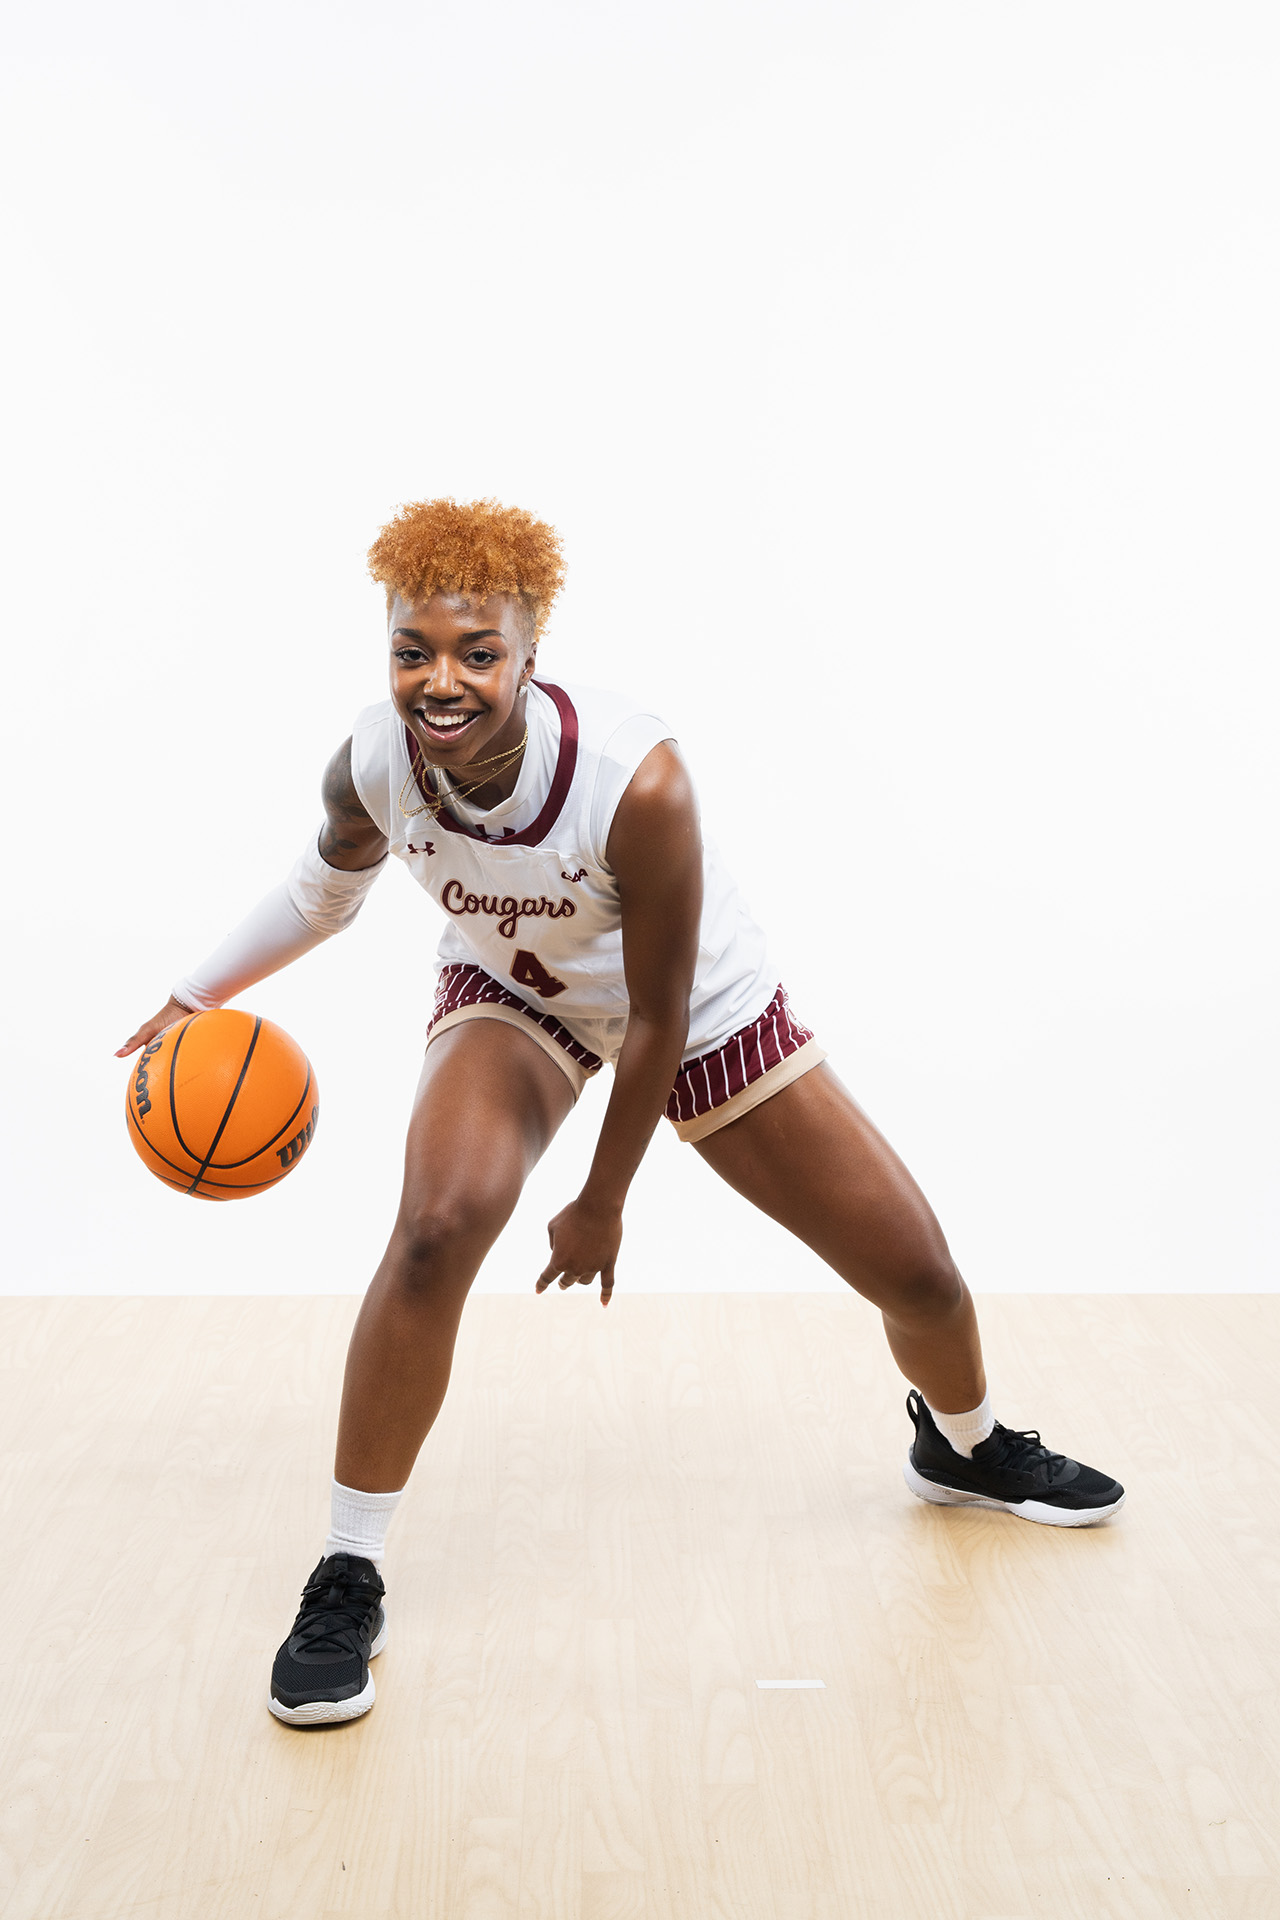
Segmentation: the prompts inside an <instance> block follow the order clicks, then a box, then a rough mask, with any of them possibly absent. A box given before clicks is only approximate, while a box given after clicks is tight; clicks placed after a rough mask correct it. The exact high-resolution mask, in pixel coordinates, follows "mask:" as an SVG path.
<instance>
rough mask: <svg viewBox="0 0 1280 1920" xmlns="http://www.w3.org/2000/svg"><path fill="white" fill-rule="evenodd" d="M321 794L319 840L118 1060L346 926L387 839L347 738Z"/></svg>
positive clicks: (372, 877) (143, 1027)
mask: <svg viewBox="0 0 1280 1920" xmlns="http://www.w3.org/2000/svg"><path fill="white" fill-rule="evenodd" d="M322 792H323V796H324V812H325V820H324V825H323V827H322V828H321V829H320V836H319V840H318V842H317V841H312V842H310V843H309V844H308V846H307V847H306V848H305V849H304V851H303V853H302V854H301V856H300V858H299V859H298V861H297V863H296V865H295V866H294V868H293V871H292V873H290V875H289V877H288V879H287V880H284V881H282V883H281V884H280V885H279V886H278V887H275V888H273V889H272V891H271V892H270V893H269V894H268V895H267V896H266V898H265V900H260V901H259V902H258V905H257V906H256V907H255V908H254V909H253V912H252V913H251V914H250V915H249V916H248V918H247V919H246V920H243V921H241V923H240V925H239V926H238V927H236V928H235V930H234V931H233V932H232V933H229V934H228V935H227V937H226V939H225V940H224V941H223V942H222V945H221V946H220V947H218V948H216V949H215V951H214V952H213V953H211V954H210V955H209V957H208V959H207V960H204V961H202V962H201V964H200V965H199V966H198V967H197V968H196V969H195V971H194V972H193V973H190V974H188V975H187V976H186V978H185V979H183V980H179V982H178V984H177V986H176V987H175V988H174V990H173V992H172V993H171V994H170V996H169V998H168V1000H167V1001H166V1002H165V1004H164V1006H162V1007H161V1009H160V1011H159V1012H158V1013H154V1014H152V1016H151V1018H150V1019H149V1020H144V1021H143V1023H142V1025H141V1026H140V1027H139V1028H138V1031H137V1032H136V1033H135V1034H132V1035H131V1036H130V1038H129V1039H128V1040H126V1041H125V1043H124V1045H123V1046H122V1047H119V1048H118V1049H117V1051H116V1057H117V1059H121V1060H123V1059H124V1058H125V1057H126V1056H127V1055H128V1054H131V1053H136V1051H137V1049H138V1048H139V1047H145V1046H147V1045H149V1044H150V1042H151V1041H152V1040H154V1039H155V1037H156V1035H157V1034H158V1033H163V1032H164V1030H165V1028H166V1027H171V1026H172V1025H173V1024H174V1022H175V1021H176V1020H181V1019H183V1018H184V1017H185V1016H186V1015H187V1014H189V1013H197V1012H203V1011H207V1010H208V1009H209V1008H211V1007H220V1006H221V1005H222V1004H223V1002H224V1001H226V1000H230V999H231V998H232V996H233V995H234V994H237V993H243V991H244V989H245V988H246V987H251V986H253V985H254V984H255V982H256V981H258V980H265V979H266V977H267V975H268V974H269V973H276V972H278V970H279V969H280V968H281V967H284V966H287V965H288V964H289V962H290V961H291V960H297V959H298V958H299V957H300V956H301V955H302V954H304V953H308V952H310V950H311V948H312V947H318V946H319V945H320V943H321V941H322V940H327V939H328V938H329V936H330V934H334V933H340V932H341V931H342V929H343V928H344V927H349V926H350V925H351V922H352V921H353V920H354V919H355V917H356V915H357V913H359V911H360V908H361V906H362V905H363V903H364V896H365V894H366V893H367V892H368V891H369V888H370V887H371V886H372V885H373V882H374V881H375V880H376V879H377V877H378V874H379V873H380V872H381V870H382V864H383V861H384V860H385V859H386V854H387V840H386V835H385V834H384V833H383V832H382V829H381V828H380V827H379V826H378V825H377V823H376V822H375V821H374V820H372V819H371V818H370V817H369V814H368V812H367V811H366V809H365V806H364V803H363V802H362V801H361V799H360V796H359V794H358V793H357V792H356V786H355V781H354V779H353V777H352V773H351V742H350V740H346V741H344V742H343V744H342V745H341V746H340V747H339V748H338V751H337V752H336V753H335V754H334V756H333V758H332V760H331V761H330V762H329V764H328V766H327V767H326V768H325V773H324V782H323V787H322Z"/></svg>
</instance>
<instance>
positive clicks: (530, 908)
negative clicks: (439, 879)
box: [440, 880, 577, 940]
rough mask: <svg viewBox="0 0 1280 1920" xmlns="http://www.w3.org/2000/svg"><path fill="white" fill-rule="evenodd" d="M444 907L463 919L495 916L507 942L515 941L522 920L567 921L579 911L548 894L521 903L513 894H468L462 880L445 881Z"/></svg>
mask: <svg viewBox="0 0 1280 1920" xmlns="http://www.w3.org/2000/svg"><path fill="white" fill-rule="evenodd" d="M455 902H456V903H457V904H456V905H455ZM440 905H441V906H442V907H443V908H444V910H445V912H446V913H452V914H456V915H459V916H460V915H462V914H464V913H490V914H492V915H493V917H494V919H495V920H496V921H497V922H498V932H499V933H500V934H501V935H502V938H503V939H504V940H514V939H515V935H516V927H517V926H518V925H519V923H520V920H521V918H525V919H532V918H533V917H534V916H535V915H536V916H538V917H541V916H542V915H543V914H545V915H546V917H547V919H548V920H565V919H567V918H568V917H569V915H570V914H572V913H576V912H577V908H576V907H575V906H574V904H573V901H572V900H548V898H547V896H546V894H545V893H544V894H543V895H542V896H541V898H540V899H537V900H527V899H526V900H517V899H516V897H515V895H514V894H513V893H505V894H501V895H499V894H496V893H467V892H466V891H465V890H464V889H463V886H462V883H461V881H458V880H447V881H446V882H445V886H444V891H443V892H442V893H441V895H440Z"/></svg>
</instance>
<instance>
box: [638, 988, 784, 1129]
mask: <svg viewBox="0 0 1280 1920" xmlns="http://www.w3.org/2000/svg"><path fill="white" fill-rule="evenodd" d="M812 1038H813V1035H812V1033H810V1031H809V1029H808V1027H802V1026H801V1025H800V1022H799V1021H798V1020H797V1019H795V1018H794V1016H793V1015H792V1012H791V1006H790V1003H789V1002H788V1000H787V990H786V988H785V987H779V988H778V991H777V992H776V993H775V994H774V996H773V998H772V1000H771V1001H770V1002H769V1004H768V1006H767V1007H766V1008H765V1010H764V1012H763V1013H762V1014H761V1015H760V1018H759V1019H758V1020H753V1021H752V1022H751V1025H750V1026H749V1027H740V1028H739V1029H738V1031H737V1033H731V1034H730V1035H729V1038H728V1039H727V1040H726V1041H725V1043H724V1045H723V1046H721V1047H716V1048H714V1049H713V1051H712V1052H710V1053H700V1054H699V1055H698V1058H697V1059H696V1060H690V1061H689V1062H688V1063H687V1065H685V1066H683V1067H681V1069H680V1071H679V1073H678V1074H677V1075H676V1083H675V1085H674V1087H672V1089H671V1098H670V1099H669V1100H668V1102H667V1118H668V1120H696V1119H697V1118H698V1116H699V1115H700V1114H703V1113H711V1112H712V1111H713V1110H714V1109H715V1108H716V1107H722V1106H723V1105H724V1103H725V1101H726V1100H732V1098H733V1096H734V1094H735V1093H741V1092H742V1089H743V1088H744V1087H749V1086H750V1085H751V1083H752V1081H754V1080H758V1079H759V1078H760V1076H761V1074H765V1073H768V1071H769V1069H770V1067H776V1066H778V1065H779V1064H780V1063H781V1062H782V1061H783V1060H786V1059H788V1058H789V1056H790V1055H791V1054H793V1053H798V1052H799V1051H800V1049H801V1047H803V1046H804V1045H805V1044H806V1042H807V1041H809V1040H812Z"/></svg>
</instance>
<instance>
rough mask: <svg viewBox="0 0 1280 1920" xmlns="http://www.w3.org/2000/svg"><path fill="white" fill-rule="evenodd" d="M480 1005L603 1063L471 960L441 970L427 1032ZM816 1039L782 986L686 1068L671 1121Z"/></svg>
mask: <svg viewBox="0 0 1280 1920" xmlns="http://www.w3.org/2000/svg"><path fill="white" fill-rule="evenodd" d="M476 1006H493V1007H510V1008H511V1009H512V1010H513V1011H514V1012H516V1013H522V1014H524V1015H525V1017H526V1019H529V1020H532V1021H533V1022H534V1024H535V1026H539V1027H541V1028H542V1030H543V1032H544V1033H546V1034H549V1035H550V1037H551V1038H552V1039H553V1040H554V1041H556V1043H557V1044H558V1045H559V1046H562V1047H563V1048H564V1050H565V1052H566V1053H567V1054H568V1055H569V1057H570V1059H571V1060H576V1061H577V1063H578V1065H579V1066H580V1067H581V1068H582V1070H583V1072H584V1073H598V1072H599V1071H600V1068H601V1067H602V1066H603V1065H604V1062H603V1061H602V1060H601V1058H600V1056H599V1054H597V1053H592V1051H591V1049H590V1048H589V1047H584V1046H583V1045H582V1043H581V1041H579V1040H575V1039H574V1037H573V1035H572V1034H571V1033H570V1032H569V1030H568V1028H567V1027H562V1026H561V1024H560V1022H559V1021H558V1020H557V1019H556V1017H555V1015H554V1014H550V1013H539V1011H538V1009H537V1008H536V1007H531V1006H530V1005H529V1002H528V1001H527V1000H522V999H521V998H520V995H519V994H518V993H512V991H511V989H510V988H509V987H504V986H502V985H501V983H500V982H499V981H497V980H495V979H494V978H493V975H492V974H489V973H486V972H485V970H484V968H483V967H478V966H476V965H474V964H473V963H472V962H470V961H450V963H449V964H448V965H447V966H444V967H442V968H441V969H440V978H439V980H438V982H437V984H436V1003H435V1007H434V1009H433V1011H432V1014H431V1022H430V1025H429V1026H428V1028H427V1034H428V1036H430V1033H431V1029H432V1027H434V1026H435V1025H436V1023H437V1021H439V1020H443V1018H444V1016H445V1015H446V1014H447V1013H456V1012H457V1011H458V1010H459V1009H460V1008H461V1007H476ZM812 1038H813V1035H812V1033H811V1032H810V1031H809V1029H808V1027H802V1026H801V1025H800V1022H799V1021H798V1020H797V1019H796V1018H795V1016H794V1015H793V1013H792V1011H791V1006H790V1003H789V1001H788V999H787V990H786V988H785V987H779V988H778V991H777V992H776V993H775V994H774V996H773V998H772V1000H771V1001H770V1002H769V1004H768V1006H767V1007H766V1008H765V1010H764V1012H763V1013H762V1014H761V1015H760V1018H759V1019H758V1020H753V1021H752V1022H751V1024H750V1026H746V1027H741V1028H739V1030H738V1032H737V1033H731V1034H730V1035H729V1038H728V1039H727V1040H726V1041H725V1042H724V1043H723V1045H721V1046H719V1047H714V1048H713V1049H712V1050H711V1052H710V1053H700V1054H699V1055H698V1058H697V1059H696V1060H690V1061H689V1062H688V1064H687V1065H686V1066H683V1067H681V1069H680V1071H679V1073H678V1074H677V1075H676V1079H675V1085H674V1086H673V1087H672V1089H671V1098H670V1099H669V1100H668V1101H667V1107H666V1113H667V1118H668V1120H696V1119H697V1118H698V1117H699V1115H701V1114H704V1113H711V1112H712V1111H714V1109H715V1108H716V1107H722V1106H723V1105H724V1104H725V1101H726V1100H732V1098H733V1096H734V1094H735V1093H741V1092H742V1089H743V1088H744V1087H749V1086H750V1085H751V1084H752V1082H753V1081H755V1080H758V1079H759V1078H760V1076H761V1075H762V1074H765V1073H768V1071H769V1069H770V1068H771V1067H776V1066H778V1065H779V1064H780V1063H781V1062H782V1061H783V1060H786V1059H788V1058H789V1057H790V1056H791V1055H792V1054H793V1053H798V1052H799V1051H800V1048H801V1047H803V1046H804V1045H805V1043H806V1042H807V1041H809V1040H812Z"/></svg>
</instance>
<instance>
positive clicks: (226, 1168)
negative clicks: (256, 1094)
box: [209, 1060, 311, 1173]
mask: <svg viewBox="0 0 1280 1920" xmlns="http://www.w3.org/2000/svg"><path fill="white" fill-rule="evenodd" d="M310 1092H311V1062H310V1061H309V1060H308V1062H307V1084H306V1086H305V1087H304V1088H303V1089H302V1094H301V1096H300V1098H299V1100H298V1104H297V1106H296V1107H295V1108H294V1110H293V1112H292V1113H291V1114H290V1115H289V1118H288V1119H287V1120H286V1121H285V1123H284V1125H283V1126H282V1127H281V1129H280V1131H279V1133H276V1134H273V1135H272V1136H271V1138H270V1140H264V1141H263V1143H262V1145H261V1146H260V1147H255V1149H254V1151H253V1152H252V1153H246V1155H245V1157H244V1159H243V1160H211V1161H210V1162H209V1165H210V1166H211V1167H213V1169H214V1171H215V1172H217V1173H234V1172H235V1170H236V1168H237V1167H247V1166H248V1164H249V1162H250V1161H251V1160H256V1159H257V1158H258V1155H259V1154H262V1153H269V1152H270V1151H271V1149H272V1147H274V1145H275V1144H276V1141H277V1140H283V1139H284V1136H285V1135H286V1133H288V1131H289V1129H290V1127H291V1126H292V1125H293V1123H294V1121H295V1120H296V1119H297V1117H298V1115H299V1114H300V1113H301V1112H302V1109H303V1108H304V1107H305V1106H306V1104H307V1095H308V1094H309V1093H310ZM209 1151H210V1152H211V1153H212V1151H213V1149H212V1147H211V1148H210V1149H209Z"/></svg>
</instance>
